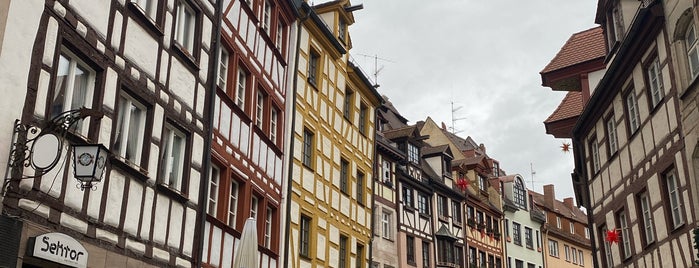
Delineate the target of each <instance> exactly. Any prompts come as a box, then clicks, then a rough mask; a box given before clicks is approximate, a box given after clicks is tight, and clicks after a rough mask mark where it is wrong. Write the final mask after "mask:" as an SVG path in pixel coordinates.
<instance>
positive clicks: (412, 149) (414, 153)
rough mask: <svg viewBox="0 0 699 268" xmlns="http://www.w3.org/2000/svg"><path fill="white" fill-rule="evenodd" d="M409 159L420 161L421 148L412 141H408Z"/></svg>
mask: <svg viewBox="0 0 699 268" xmlns="http://www.w3.org/2000/svg"><path fill="white" fill-rule="evenodd" d="M408 161H410V162H413V163H416V164H417V163H420V150H419V149H418V148H417V146H415V145H413V144H412V143H408Z"/></svg>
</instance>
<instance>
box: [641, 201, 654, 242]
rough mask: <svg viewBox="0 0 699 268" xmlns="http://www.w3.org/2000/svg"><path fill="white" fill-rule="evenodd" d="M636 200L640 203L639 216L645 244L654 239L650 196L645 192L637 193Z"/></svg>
mask: <svg viewBox="0 0 699 268" xmlns="http://www.w3.org/2000/svg"><path fill="white" fill-rule="evenodd" d="M638 202H639V203H641V218H642V219H643V222H642V224H643V225H642V227H641V228H643V235H644V238H645V242H646V245H648V244H650V243H653V241H655V234H654V232H653V214H652V212H651V211H650V197H648V193H647V192H643V193H641V194H639V195H638Z"/></svg>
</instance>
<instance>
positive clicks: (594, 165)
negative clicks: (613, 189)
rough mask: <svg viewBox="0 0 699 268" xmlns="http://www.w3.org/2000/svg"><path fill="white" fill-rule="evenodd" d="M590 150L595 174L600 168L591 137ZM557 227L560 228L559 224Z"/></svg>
mask: <svg viewBox="0 0 699 268" xmlns="http://www.w3.org/2000/svg"><path fill="white" fill-rule="evenodd" d="M590 151H591V152H590V157H591V158H592V163H591V164H592V174H597V172H599V170H600V161H599V144H598V143H597V138H592V139H591V140H590ZM558 228H561V227H560V224H559V226H558Z"/></svg>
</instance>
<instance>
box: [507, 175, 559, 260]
mask: <svg viewBox="0 0 699 268" xmlns="http://www.w3.org/2000/svg"><path fill="white" fill-rule="evenodd" d="M500 182H502V191H503V195H502V197H503V200H504V205H503V208H504V210H505V224H504V226H505V236H506V243H505V246H506V248H507V249H506V250H507V260H506V262H507V266H508V267H515V268H521V267H527V268H536V267H539V268H541V267H544V255H543V248H542V245H541V243H542V240H541V232H540V231H541V227H542V225H543V224H544V222H545V218H544V214H543V213H542V212H541V211H539V210H538V209H537V208H536V207H533V206H532V205H531V204H532V203H531V202H532V201H531V196H529V195H528V191H527V187H526V185H525V184H524V180H523V179H522V176H520V175H519V174H515V175H508V176H503V177H500ZM551 267H554V266H551Z"/></svg>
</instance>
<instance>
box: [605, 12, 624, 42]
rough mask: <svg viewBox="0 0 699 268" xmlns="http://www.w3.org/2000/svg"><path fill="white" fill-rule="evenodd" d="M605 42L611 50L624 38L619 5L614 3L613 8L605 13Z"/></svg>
mask: <svg viewBox="0 0 699 268" xmlns="http://www.w3.org/2000/svg"><path fill="white" fill-rule="evenodd" d="M606 29H607V31H606V32H607V41H608V42H609V48H610V50H611V48H612V47H614V44H615V43H616V42H621V40H622V39H623V38H624V21H623V20H622V16H621V4H620V3H619V1H616V3H615V4H614V7H613V8H612V9H611V10H609V11H608V13H607V22H606Z"/></svg>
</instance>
